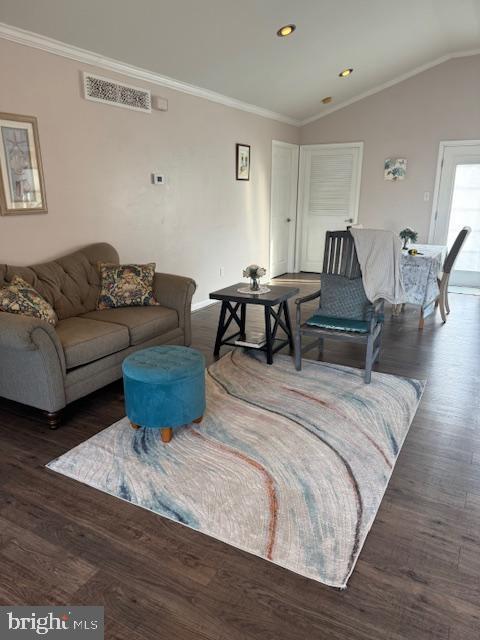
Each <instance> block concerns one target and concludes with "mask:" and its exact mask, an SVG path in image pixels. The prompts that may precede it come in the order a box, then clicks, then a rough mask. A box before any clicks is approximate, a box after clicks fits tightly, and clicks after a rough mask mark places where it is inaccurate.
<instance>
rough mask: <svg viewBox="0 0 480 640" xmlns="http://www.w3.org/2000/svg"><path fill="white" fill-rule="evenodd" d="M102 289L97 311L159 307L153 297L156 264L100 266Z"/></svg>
mask: <svg viewBox="0 0 480 640" xmlns="http://www.w3.org/2000/svg"><path fill="white" fill-rule="evenodd" d="M98 269H99V271H100V277H101V289H100V293H99V296H98V302H97V309H99V310H100V309H115V308H117V307H142V306H143V307H146V306H151V305H158V302H157V301H156V300H155V298H154V296H153V278H154V276H155V263H154V262H150V263H149V264H107V263H104V262H100V263H99V265H98Z"/></svg>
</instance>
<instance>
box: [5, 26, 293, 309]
mask: <svg viewBox="0 0 480 640" xmlns="http://www.w3.org/2000/svg"><path fill="white" fill-rule="evenodd" d="M83 69H86V70H90V71H93V72H96V73H98V74H99V75H104V76H107V77H115V74H111V73H109V72H105V71H102V70H101V69H95V68H92V67H87V66H85V65H82V64H80V63H77V62H74V61H71V60H67V59H65V58H61V57H57V56H54V55H52V54H48V53H44V52H41V51H38V50H36V49H33V48H29V47H24V46H21V45H17V44H13V43H10V42H7V41H5V40H1V39H0V111H6V112H12V113H20V114H26V115H35V116H37V118H38V121H39V133H40V143H41V150H42V156H43V165H44V171H45V182H46V189H47V199H48V207H49V212H48V214H47V215H30V216H11V217H0V262H7V263H11V264H31V263H34V262H38V261H43V260H49V259H51V258H54V257H56V256H59V255H62V254H63V253H65V252H67V251H69V250H71V249H75V248H78V247H81V246H83V245H85V244H87V243H90V242H98V241H106V242H110V243H111V244H113V245H115V247H117V249H118V250H119V252H120V257H121V259H122V260H123V261H137V262H142V261H150V260H152V261H156V263H157V266H158V269H159V270H163V271H168V272H173V273H181V274H185V275H190V276H193V277H194V278H195V280H196V281H197V283H198V285H199V288H198V291H197V294H196V296H195V300H194V301H195V302H200V301H203V300H205V299H207V298H208V292H209V291H211V290H213V289H215V288H218V287H220V286H224V285H225V286H226V285H227V284H231V283H233V282H238V281H239V280H241V270H242V268H243V267H244V266H245V265H247V264H249V263H250V262H259V263H260V264H262V265H265V266H267V267H268V257H269V255H268V254H269V208H270V165H271V141H272V139H277V140H284V141H286V142H293V143H296V142H298V137H299V131H298V129H297V128H295V127H292V126H289V125H284V124H281V123H278V122H275V121H272V120H268V119H266V118H262V117H259V116H255V115H252V114H249V113H246V112H243V111H239V110H236V109H232V108H229V107H225V106H222V105H219V104H215V103H212V102H209V101H207V100H203V99H201V98H196V97H193V96H190V95H186V94H183V93H180V92H176V91H170V90H167V89H164V88H161V87H157V86H150V87H149V85H148V84H145V83H141V82H139V81H132V80H128V79H126V78H121V76H118V77H119V78H120V79H123V80H124V81H126V82H127V83H128V82H130V83H131V84H134V85H137V86H146V87H149V88H150V89H151V90H152V93H153V95H160V96H163V97H165V98H168V100H169V111H168V112H167V113H161V112H152V114H151V115H146V114H143V113H138V112H134V111H129V110H127V109H121V108H118V107H110V106H106V105H102V104H97V103H94V102H88V101H86V100H84V99H83V98H82V94H81V84H80V71H81V70H83ZM236 142H243V143H246V144H250V145H251V147H252V168H251V179H250V182H237V181H236V180H235V175H234V173H235V143H236ZM154 171H155V172H158V173H163V174H165V176H166V179H167V183H166V184H165V185H164V186H153V185H151V184H150V174H151V173H152V172H154ZM220 267H224V268H225V275H224V276H223V278H221V277H220V275H219V273H220Z"/></svg>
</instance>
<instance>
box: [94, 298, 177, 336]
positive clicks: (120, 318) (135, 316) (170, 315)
mask: <svg viewBox="0 0 480 640" xmlns="http://www.w3.org/2000/svg"><path fill="white" fill-rule="evenodd" d="M82 318H88V319H91V320H99V321H101V322H113V323H116V324H119V325H122V326H124V327H127V328H128V331H129V333H130V344H131V345H135V344H140V343H141V342H145V340H150V339H151V338H154V337H155V336H159V335H161V334H162V333H166V332H167V331H171V330H172V329H176V328H177V327H178V315H177V312H176V311H175V310H174V309H169V308H167V307H161V306H156V307H121V308H119V309H102V310H101V311H92V312H91V313H86V314H84V315H83V316H82Z"/></svg>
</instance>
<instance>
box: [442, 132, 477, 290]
mask: <svg viewBox="0 0 480 640" xmlns="http://www.w3.org/2000/svg"><path fill="white" fill-rule="evenodd" d="M442 151H443V154H442ZM440 156H441V157H440V167H439V172H440V173H439V177H438V178H437V182H438V192H437V193H438V195H437V204H436V212H435V218H434V226H433V234H432V235H433V237H432V242H433V243H434V244H446V245H447V246H448V248H449V249H450V247H451V246H452V244H453V242H454V241H455V238H456V237H457V235H458V232H459V231H460V229H462V228H463V227H465V226H467V227H471V229H472V233H471V234H470V236H469V237H468V238H467V240H466V242H465V244H464V245H463V247H462V249H461V251H460V254H459V256H458V259H457V261H456V263H455V268H454V271H453V272H452V275H451V276H450V284H454V285H457V286H464V287H480V142H478V141H465V142H452V143H450V142H446V143H441V146H440Z"/></svg>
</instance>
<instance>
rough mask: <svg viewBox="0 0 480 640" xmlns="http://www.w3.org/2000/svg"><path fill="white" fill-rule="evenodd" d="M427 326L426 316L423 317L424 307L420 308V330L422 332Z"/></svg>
mask: <svg viewBox="0 0 480 640" xmlns="http://www.w3.org/2000/svg"><path fill="white" fill-rule="evenodd" d="M424 326H425V316H424V315H423V307H421V308H420V319H419V321H418V330H419V331H421V330H422V329H423V327H424Z"/></svg>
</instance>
